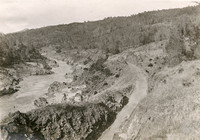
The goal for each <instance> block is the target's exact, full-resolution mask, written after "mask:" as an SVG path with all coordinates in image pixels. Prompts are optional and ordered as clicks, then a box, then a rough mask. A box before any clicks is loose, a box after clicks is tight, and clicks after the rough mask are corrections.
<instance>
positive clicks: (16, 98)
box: [0, 60, 72, 120]
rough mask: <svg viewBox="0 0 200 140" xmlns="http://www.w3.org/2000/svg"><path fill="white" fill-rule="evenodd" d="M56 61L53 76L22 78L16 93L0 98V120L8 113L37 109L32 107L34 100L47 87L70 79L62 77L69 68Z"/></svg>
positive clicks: (69, 70)
mask: <svg viewBox="0 0 200 140" xmlns="http://www.w3.org/2000/svg"><path fill="white" fill-rule="evenodd" d="M56 61H57V64H58V65H59V67H56V68H53V69H52V71H53V72H54V74H51V75H35V76H28V77H25V78H23V81H21V82H20V83H19V86H20V87H21V88H20V89H19V91H18V92H16V93H14V94H12V95H9V96H3V97H1V98H0V120H2V118H3V117H5V116H7V115H8V114H9V112H15V111H17V110H19V111H20V112H27V111H30V110H32V109H36V108H37V107H36V106H35V105H34V100H35V99H38V98H39V97H41V96H43V95H44V94H45V93H46V92H47V90H48V88H49V85H50V84H52V83H53V82H54V81H58V82H67V81H70V79H66V78H65V77H64V75H65V74H66V73H70V72H71V71H72V70H71V66H70V65H67V64H66V62H63V61H58V60H56Z"/></svg>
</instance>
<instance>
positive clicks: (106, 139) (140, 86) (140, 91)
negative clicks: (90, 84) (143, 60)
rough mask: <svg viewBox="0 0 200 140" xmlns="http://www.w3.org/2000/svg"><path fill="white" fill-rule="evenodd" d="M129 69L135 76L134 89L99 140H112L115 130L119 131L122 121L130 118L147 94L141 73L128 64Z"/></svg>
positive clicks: (145, 83) (144, 80)
mask: <svg viewBox="0 0 200 140" xmlns="http://www.w3.org/2000/svg"><path fill="white" fill-rule="evenodd" d="M129 67H130V69H131V71H132V72H133V74H136V75H137V81H136V86H135V89H134V91H133V92H132V94H131V96H130V97H129V102H128V104H127V105H126V106H125V107H124V108H123V109H122V110H121V111H120V112H119V113H118V114H117V116H116V119H115V121H114V123H113V124H112V125H111V126H110V127H109V128H108V129H107V130H106V131H105V132H104V133H103V134H102V136H101V137H100V138H99V140H112V139H113V136H114V133H115V132H116V130H118V129H119V127H120V125H121V124H122V123H123V121H124V120H125V119H126V118H127V117H129V116H130V114H131V113H132V111H133V110H134V108H135V107H136V105H137V104H138V103H139V101H141V100H142V99H143V98H144V97H145V96H146V94H147V89H148V86H147V80H146V77H145V75H144V73H143V71H142V70H140V68H139V67H136V66H135V65H133V64H129ZM125 139H126V138H125Z"/></svg>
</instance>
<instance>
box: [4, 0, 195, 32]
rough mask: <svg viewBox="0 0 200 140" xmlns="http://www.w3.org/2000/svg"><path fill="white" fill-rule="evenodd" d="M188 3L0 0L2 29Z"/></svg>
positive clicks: (166, 0) (186, 1) (168, 0)
mask: <svg viewBox="0 0 200 140" xmlns="http://www.w3.org/2000/svg"><path fill="white" fill-rule="evenodd" d="M188 5H194V3H192V0H0V32H3V33H9V32H16V31H20V30H23V29H26V28H29V29H30V28H38V27H43V26H49V25H57V24H68V23H71V22H83V21H94V20H99V19H103V18H105V17H111V16H112V17H113V16H129V15H132V14H137V13H139V12H143V11H150V10H157V9H169V8H177V7H180V8H181V7H185V6H188Z"/></svg>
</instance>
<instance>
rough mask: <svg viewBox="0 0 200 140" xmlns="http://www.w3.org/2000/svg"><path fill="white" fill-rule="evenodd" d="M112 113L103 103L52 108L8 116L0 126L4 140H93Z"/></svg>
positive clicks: (106, 125) (110, 118)
mask: <svg viewBox="0 0 200 140" xmlns="http://www.w3.org/2000/svg"><path fill="white" fill-rule="evenodd" d="M115 116H116V114H115V113H113V112H112V111H111V110H110V109H109V108H108V107H107V106H106V105H104V104H103V103H99V104H87V105H82V106H81V105H80V106H70V105H66V104H65V105H64V104H62V105H61V104H60V105H53V106H47V107H45V108H43V109H38V110H34V111H31V112H29V113H26V114H25V113H20V112H19V111H18V112H16V113H14V114H10V116H9V117H8V118H7V119H5V120H4V121H3V123H2V124H1V137H2V138H3V139H5V140H13V139H17V140H18V139H20V140H26V139H34V140H35V139H36V140H43V139H46V140H57V139H59V140H67V139H69V140H83V139H85V140H95V139H97V138H98V137H99V136H100V135H101V133H102V132H103V131H104V130H105V129H106V128H107V127H108V126H109V125H110V124H111V123H112V122H113V121H114V119H115Z"/></svg>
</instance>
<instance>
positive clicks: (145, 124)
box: [113, 60, 200, 140]
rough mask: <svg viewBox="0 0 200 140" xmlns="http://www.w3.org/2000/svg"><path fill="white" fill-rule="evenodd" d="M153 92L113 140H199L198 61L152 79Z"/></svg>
mask: <svg viewBox="0 0 200 140" xmlns="http://www.w3.org/2000/svg"><path fill="white" fill-rule="evenodd" d="M155 81H156V82H155V83H156V84H155V86H154V88H153V90H152V92H151V93H150V94H149V95H148V96H147V97H146V98H145V99H144V100H142V101H141V102H140V103H139V105H138V106H137V107H136V109H135V110H134V111H133V112H132V114H131V116H130V117H129V118H128V119H127V120H126V121H125V122H124V123H123V124H122V125H121V128H120V130H118V132H117V133H116V134H115V136H114V138H113V139H114V140H133V139H135V140H149V139H152V140H153V139H170V140H188V139H199V138H200V134H199V131H200V121H199V120H200V118H199V116H200V107H199V105H200V100H199V98H200V86H199V81H200V61H199V60H197V61H192V62H182V63H181V64H180V65H178V66H176V67H174V68H166V69H165V70H163V71H162V72H160V73H158V74H156V75H155Z"/></svg>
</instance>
